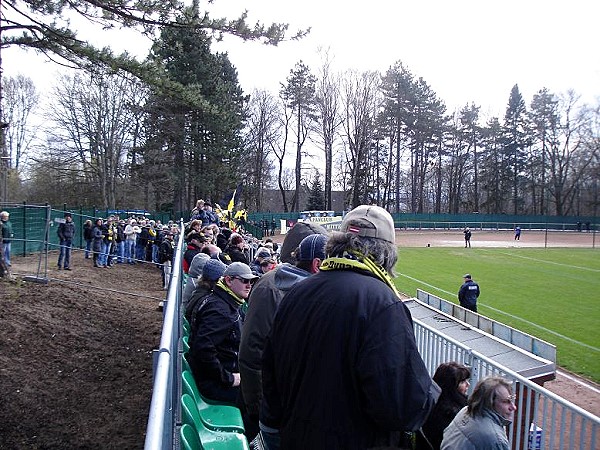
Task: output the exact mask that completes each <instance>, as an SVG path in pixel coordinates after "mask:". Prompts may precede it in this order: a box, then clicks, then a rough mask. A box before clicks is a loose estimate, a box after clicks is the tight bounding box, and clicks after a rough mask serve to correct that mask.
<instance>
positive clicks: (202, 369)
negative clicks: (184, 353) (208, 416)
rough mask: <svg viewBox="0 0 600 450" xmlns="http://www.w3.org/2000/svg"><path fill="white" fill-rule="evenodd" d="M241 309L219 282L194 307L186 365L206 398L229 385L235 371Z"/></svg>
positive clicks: (238, 346)
mask: <svg viewBox="0 0 600 450" xmlns="http://www.w3.org/2000/svg"><path fill="white" fill-rule="evenodd" d="M242 314H243V313H242V311H241V310H240V305H239V304H238V303H237V302H236V301H235V299H234V298H233V297H232V296H231V295H230V294H229V293H227V292H226V291H224V290H223V289H222V288H220V287H219V286H215V289H214V290H213V292H212V294H210V295H207V296H206V297H204V299H202V301H201V303H200V305H198V307H197V312H196V322H197V325H198V326H197V330H196V333H192V335H191V342H190V361H189V362H190V366H191V368H192V372H193V374H194V379H195V380H196V383H197V384H198V390H199V391H200V393H201V394H203V395H205V396H206V397H208V398H215V397H214V395H212V394H213V393H214V392H215V391H217V390H219V389H222V388H226V387H231V386H232V385H233V381H234V379H233V373H234V372H239V367H238V351H239V348H240V338H241V335H242V322H243V317H242Z"/></svg>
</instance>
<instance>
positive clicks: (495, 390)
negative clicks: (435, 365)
mask: <svg viewBox="0 0 600 450" xmlns="http://www.w3.org/2000/svg"><path fill="white" fill-rule="evenodd" d="M516 410H517V406H516V405H515V397H514V395H513V392H512V387H511V385H510V383H509V382H508V381H506V380H505V379H504V378H500V377H489V378H484V379H483V380H481V381H480V382H479V383H477V386H475V389H474V390H473V394H472V395H471V397H470V398H469V400H468V402H467V406H465V407H464V408H463V409H461V410H460V411H459V412H458V414H457V415H456V417H455V418H454V420H452V422H450V425H448V427H447V428H446V429H445V430H444V440H443V441H442V446H441V450H455V449H460V450H508V449H509V443H508V438H507V437H506V430H505V427H506V426H508V425H509V424H510V423H511V422H512V421H513V419H514V415H515V411H516Z"/></svg>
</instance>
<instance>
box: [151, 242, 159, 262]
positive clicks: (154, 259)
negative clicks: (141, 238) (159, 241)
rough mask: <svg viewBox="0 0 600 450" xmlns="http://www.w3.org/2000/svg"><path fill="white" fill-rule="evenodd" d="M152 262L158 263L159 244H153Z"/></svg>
mask: <svg viewBox="0 0 600 450" xmlns="http://www.w3.org/2000/svg"><path fill="white" fill-rule="evenodd" d="M152 262H153V263H155V264H158V245H156V244H152Z"/></svg>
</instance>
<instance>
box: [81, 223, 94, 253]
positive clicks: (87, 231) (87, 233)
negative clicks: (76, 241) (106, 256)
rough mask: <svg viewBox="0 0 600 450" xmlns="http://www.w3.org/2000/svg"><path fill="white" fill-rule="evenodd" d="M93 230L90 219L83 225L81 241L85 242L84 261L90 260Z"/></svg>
mask: <svg viewBox="0 0 600 450" xmlns="http://www.w3.org/2000/svg"><path fill="white" fill-rule="evenodd" d="M93 229H94V224H93V223H92V221H91V220H90V219H88V220H86V221H85V223H84V224H83V239H84V240H85V259H89V258H90V253H92V241H93V240H94V235H93V234H92V230H93Z"/></svg>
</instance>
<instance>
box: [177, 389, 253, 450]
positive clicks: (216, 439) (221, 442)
mask: <svg viewBox="0 0 600 450" xmlns="http://www.w3.org/2000/svg"><path fill="white" fill-rule="evenodd" d="M181 417H182V421H183V423H184V424H188V425H191V426H192V427H194V428H195V430H196V431H197V432H198V436H199V437H200V444H201V448H204V449H206V450H221V449H223V450H249V446H248V440H247V439H246V436H244V435H243V434H241V433H232V432H229V431H215V430H211V429H209V428H207V427H206V425H205V424H204V421H203V420H202V419H201V418H200V412H199V411H198V408H197V407H196V402H195V401H194V399H193V398H192V396H191V395H189V394H183V396H182V397H181Z"/></svg>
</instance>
